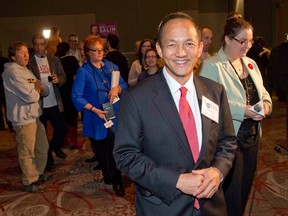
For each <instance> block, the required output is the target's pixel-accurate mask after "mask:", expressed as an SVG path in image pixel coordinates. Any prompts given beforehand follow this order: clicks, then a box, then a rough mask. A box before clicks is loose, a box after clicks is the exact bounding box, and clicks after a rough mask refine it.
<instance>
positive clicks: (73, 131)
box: [55, 42, 83, 148]
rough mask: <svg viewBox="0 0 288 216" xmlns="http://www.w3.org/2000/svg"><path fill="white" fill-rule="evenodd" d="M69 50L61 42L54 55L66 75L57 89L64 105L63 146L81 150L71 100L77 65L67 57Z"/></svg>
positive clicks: (75, 61)
mask: <svg viewBox="0 0 288 216" xmlns="http://www.w3.org/2000/svg"><path fill="white" fill-rule="evenodd" d="M69 49H70V46H69V44H68V43H66V42H61V43H59V44H58V45H57V51H56V53H55V56H57V57H59V58H60V61H61V64H62V66H63V69H64V71H65V74H66V82H65V84H63V85H62V86H61V88H60V89H59V90H60V94H61V97H62V101H63V105H64V110H65V111H64V113H65V120H66V127H67V132H66V137H65V141H64V145H67V146H70V147H72V148H82V146H83V145H81V144H80V143H79V142H77V137H78V136H77V121H78V111H77V110H76V108H75V106H74V104H73V102H72V99H71V91H72V86H73V82H74V78H75V75H76V73H77V69H78V68H79V64H78V60H77V59H76V57H75V56H72V55H68V52H69Z"/></svg>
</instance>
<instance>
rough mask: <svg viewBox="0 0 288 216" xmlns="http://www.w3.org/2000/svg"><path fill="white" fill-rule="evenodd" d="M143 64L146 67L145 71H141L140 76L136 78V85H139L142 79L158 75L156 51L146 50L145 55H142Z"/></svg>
mask: <svg viewBox="0 0 288 216" xmlns="http://www.w3.org/2000/svg"><path fill="white" fill-rule="evenodd" d="M144 59H145V64H146V65H147V69H146V70H144V71H142V72H141V73H140V75H139V76H138V79H137V83H140V82H141V81H143V80H144V79H146V78H148V77H151V76H153V75H155V74H156V73H158V71H159V69H160V68H159V67H158V60H159V55H158V53H157V51H156V49H148V50H146V53H145V55H144Z"/></svg>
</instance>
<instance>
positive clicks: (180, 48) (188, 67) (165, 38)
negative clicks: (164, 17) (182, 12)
mask: <svg viewBox="0 0 288 216" xmlns="http://www.w3.org/2000/svg"><path fill="white" fill-rule="evenodd" d="M156 48H157V52H158V54H159V55H160V56H161V57H162V58H163V60H164V62H165V66H166V68H167V72H168V73H169V74H170V75H171V76H172V77H173V78H174V79H175V80H176V81H178V82H179V83H180V84H181V85H183V84H185V83H186V82H187V80H188V79H189V78H190V76H191V74H192V72H193V67H194V65H195V63H196V62H197V60H198V58H199V57H200V55H201V53H202V48H203V44H202V42H199V39H198V36H197V31H196V28H195V25H194V24H193V23H192V22H191V21H190V20H188V19H180V18H178V19H173V20H170V21H168V22H167V23H166V25H165V26H164V28H163V34H162V39H161V46H160V44H159V43H157V44H156Z"/></svg>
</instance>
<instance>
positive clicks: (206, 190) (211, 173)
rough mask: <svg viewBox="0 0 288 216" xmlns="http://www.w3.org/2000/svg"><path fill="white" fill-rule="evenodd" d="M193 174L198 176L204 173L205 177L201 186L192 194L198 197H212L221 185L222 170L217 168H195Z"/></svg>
mask: <svg viewBox="0 0 288 216" xmlns="http://www.w3.org/2000/svg"><path fill="white" fill-rule="evenodd" d="M192 174H194V175H198V176H199V175H202V176H203V177H204V181H202V184H201V186H200V187H199V188H198V189H197V190H196V191H195V192H194V193H193V194H192V195H193V196H196V197H197V198H198V199H201V198H211V197H212V196H213V195H214V193H215V192H216V191H217V190H218V187H219V185H220V181H221V173H220V171H219V170H218V169H217V168H214V167H210V168H207V169H201V170H193V171H192Z"/></svg>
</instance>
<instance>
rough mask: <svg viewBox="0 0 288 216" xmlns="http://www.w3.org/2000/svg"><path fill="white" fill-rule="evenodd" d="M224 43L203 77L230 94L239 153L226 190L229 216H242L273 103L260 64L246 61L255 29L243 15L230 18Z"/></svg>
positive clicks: (202, 71)
mask: <svg viewBox="0 0 288 216" xmlns="http://www.w3.org/2000/svg"><path fill="white" fill-rule="evenodd" d="M223 40H224V43H223V47H221V48H220V50H219V51H218V53H217V54H216V55H214V56H212V57H211V58H208V59H206V60H204V61H203V64H202V67H201V69H200V75H201V76H204V77H207V78H210V79H212V80H214V81H216V82H219V83H221V84H222V85H223V86H224V87H225V89H226V91H227V97H228V102H229V106H230V110H231V114H232V119H233V125H234V130H235V133H236V134H237V151H236V155H235V159H234V163H233V167H232V169H231V170H230V173H229V174H228V176H227V177H226V178H225V181H224V184H223V189H224V194H225V199H226V205H227V211H228V215H231V216H237V215H239V216H242V215H243V212H244V209H245V204H246V200H247V197H248V194H249V191H250V188H251V184H252V182H253V178H254V174H255V171H256V167H257V155H258V144H259V143H258V141H259V136H260V122H261V121H262V120H263V119H264V117H266V116H268V115H269V114H270V113H271V112H272V101H271V97H270V95H269V93H268V92H267V91H266V89H265V87H264V85H263V80H262V77H261V72H260V70H259V68H258V66H257V64H256V63H255V61H254V60H252V59H251V58H248V57H246V54H247V52H248V50H249V49H250V48H251V46H252V44H253V27H252V25H251V24H250V23H249V22H247V21H246V20H244V19H243V18H242V17H241V16H239V14H236V15H235V13H234V14H231V15H229V17H228V18H227V19H226V25H225V27H224V37H223ZM256 104H257V105H256ZM255 105H256V106H255ZM256 107H257V109H256Z"/></svg>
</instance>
